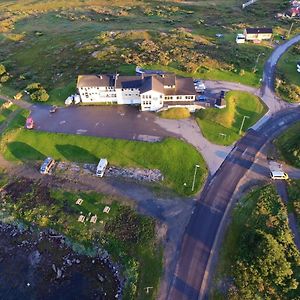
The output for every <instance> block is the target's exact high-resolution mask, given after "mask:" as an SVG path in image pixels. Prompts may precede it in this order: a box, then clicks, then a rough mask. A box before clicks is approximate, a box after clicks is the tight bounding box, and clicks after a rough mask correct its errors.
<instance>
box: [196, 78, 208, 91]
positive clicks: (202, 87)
mask: <svg viewBox="0 0 300 300" xmlns="http://www.w3.org/2000/svg"><path fill="white" fill-rule="evenodd" d="M194 86H195V89H196V91H197V90H205V89H206V87H205V84H204V82H203V81H202V80H200V79H196V80H194Z"/></svg>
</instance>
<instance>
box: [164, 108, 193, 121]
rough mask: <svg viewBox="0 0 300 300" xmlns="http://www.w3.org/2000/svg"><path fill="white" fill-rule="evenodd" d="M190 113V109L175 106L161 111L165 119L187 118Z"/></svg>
mask: <svg viewBox="0 0 300 300" xmlns="http://www.w3.org/2000/svg"><path fill="white" fill-rule="evenodd" d="M190 115H191V114H190V111H189V110H188V109H187V108H184V107H174V108H170V109H168V110H165V111H162V112H161V113H160V117H162V118H165V119H186V118H189V117H190Z"/></svg>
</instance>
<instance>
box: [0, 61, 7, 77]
mask: <svg viewBox="0 0 300 300" xmlns="http://www.w3.org/2000/svg"><path fill="white" fill-rule="evenodd" d="M5 73H6V69H5V67H4V66H3V65H2V64H0V75H3V74H5Z"/></svg>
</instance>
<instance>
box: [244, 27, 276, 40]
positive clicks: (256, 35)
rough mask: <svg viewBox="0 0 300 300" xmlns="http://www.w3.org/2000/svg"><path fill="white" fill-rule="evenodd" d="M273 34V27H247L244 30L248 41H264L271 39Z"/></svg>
mask: <svg viewBox="0 0 300 300" xmlns="http://www.w3.org/2000/svg"><path fill="white" fill-rule="evenodd" d="M272 35H273V30H272V28H246V29H245V30H244V36H245V39H246V41H254V42H255V41H258V42H260V41H262V40H270V39H271V38H272Z"/></svg>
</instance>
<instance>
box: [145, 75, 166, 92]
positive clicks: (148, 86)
mask: <svg viewBox="0 0 300 300" xmlns="http://www.w3.org/2000/svg"><path fill="white" fill-rule="evenodd" d="M148 91H156V92H159V93H162V94H164V93H165V91H164V86H163V83H162V80H161V77H160V76H159V75H152V76H148V77H145V78H144V82H143V85H142V87H141V90H140V93H141V94H142V93H146V92H148Z"/></svg>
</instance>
